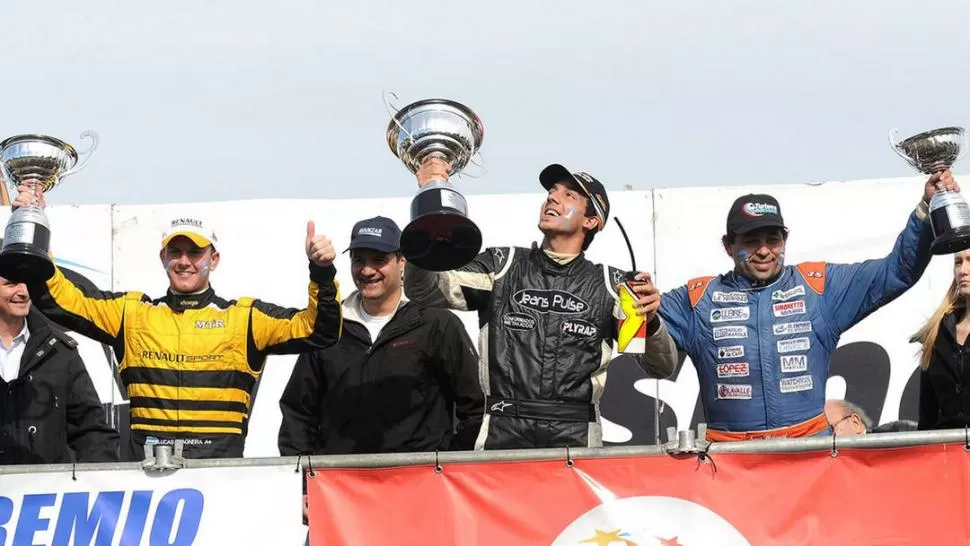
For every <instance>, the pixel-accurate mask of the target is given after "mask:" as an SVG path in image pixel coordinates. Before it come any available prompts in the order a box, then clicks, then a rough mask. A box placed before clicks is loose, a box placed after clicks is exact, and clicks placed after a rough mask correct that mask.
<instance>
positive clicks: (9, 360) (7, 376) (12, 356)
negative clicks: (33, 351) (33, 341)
mask: <svg viewBox="0 0 970 546" xmlns="http://www.w3.org/2000/svg"><path fill="white" fill-rule="evenodd" d="M29 338H30V332H29V331H28V330H27V321H24V327H23V329H22V330H20V333H19V334H17V336H16V337H14V338H13V342H12V343H11V344H10V347H7V346H6V345H4V344H3V341H0V377H2V378H3V380H4V381H6V382H7V383H10V382H12V381H14V380H15V379H17V377H18V376H19V375H20V360H21V359H22V358H23V356H24V347H26V346H27V340H28V339H29Z"/></svg>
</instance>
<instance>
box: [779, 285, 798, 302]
mask: <svg viewBox="0 0 970 546" xmlns="http://www.w3.org/2000/svg"><path fill="white" fill-rule="evenodd" d="M804 295H805V287H804V286H802V285H798V286H796V287H795V288H789V289H788V290H775V291H774V292H772V293H771V299H772V300H773V301H785V300H790V299H792V298H794V297H796V296H804Z"/></svg>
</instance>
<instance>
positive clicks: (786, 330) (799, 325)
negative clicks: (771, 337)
mask: <svg viewBox="0 0 970 546" xmlns="http://www.w3.org/2000/svg"><path fill="white" fill-rule="evenodd" d="M771 330H772V331H773V332H774V333H775V335H776V336H784V335H788V334H807V333H808V332H811V331H812V323H811V322H808V321H806V322H783V323H781V324H775V325H774V326H772V327H771Z"/></svg>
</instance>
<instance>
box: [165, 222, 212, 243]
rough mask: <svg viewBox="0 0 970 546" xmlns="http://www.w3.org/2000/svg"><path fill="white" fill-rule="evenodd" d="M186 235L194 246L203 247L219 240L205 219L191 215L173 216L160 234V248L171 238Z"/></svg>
mask: <svg viewBox="0 0 970 546" xmlns="http://www.w3.org/2000/svg"><path fill="white" fill-rule="evenodd" d="M179 236H182V237H188V238H189V240H191V241H192V242H193V243H195V245H196V246H198V247H201V248H205V247H207V246H209V245H213V246H215V244H216V243H217V242H218V241H219V239H218V238H217V237H216V232H215V231H213V230H212V227H211V226H210V225H209V224H208V223H207V222H205V221H203V220H201V219H199V218H195V217H192V216H184V217H181V218H173V219H172V220H171V221H170V222H169V223H168V227H167V228H166V229H165V233H163V234H162V248H164V247H166V246H168V244H169V243H170V242H172V239H174V238H176V237H179Z"/></svg>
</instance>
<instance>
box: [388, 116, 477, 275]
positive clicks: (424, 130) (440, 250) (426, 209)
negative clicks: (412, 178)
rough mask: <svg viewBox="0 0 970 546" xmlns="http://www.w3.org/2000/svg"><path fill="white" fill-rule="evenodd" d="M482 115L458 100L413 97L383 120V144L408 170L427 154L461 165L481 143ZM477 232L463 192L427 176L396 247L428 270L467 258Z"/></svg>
mask: <svg viewBox="0 0 970 546" xmlns="http://www.w3.org/2000/svg"><path fill="white" fill-rule="evenodd" d="M484 135H485V128H484V126H483V125H482V120H481V119H479V117H478V115H476V114H475V112H473V111H472V110H471V109H469V108H468V107H467V106H465V105H463V104H459V103H457V102H455V101H451V100H446V99H427V100H422V101H418V102H415V103H412V104H409V105H408V106H405V107H404V108H402V109H400V110H399V111H397V113H396V114H394V115H393V118H392V119H391V122H390V124H388V126H387V144H388V145H389V146H390V148H391V151H392V152H394V155H396V156H397V157H398V158H399V159H401V161H402V162H404V165H405V166H406V167H407V168H408V170H410V171H411V172H412V173H415V172H417V170H418V168H420V167H421V165H422V163H424V162H425V161H426V160H428V159H429V158H432V157H436V158H439V159H442V160H444V161H445V162H447V163H448V164H449V165H450V166H451V173H452V174H457V173H459V172H460V171H461V170H462V169H464V168H465V167H466V166H467V165H468V162H469V161H470V160H471V158H472V156H473V155H474V154H475V152H477V151H478V149H479V148H480V147H481V145H482V138H483V137H484ZM481 248H482V233H481V231H480V230H479V229H478V226H476V225H475V223H474V222H472V221H471V219H469V218H468V204H467V202H466V201H465V198H464V197H463V196H462V195H461V194H460V193H458V191H457V190H455V187H454V186H453V185H452V184H450V183H448V182H447V181H446V180H433V181H431V182H430V183H428V184H427V185H426V186H424V187H423V188H421V190H420V191H419V192H418V193H417V195H415V196H414V199H413V200H412V201H411V222H410V223H409V224H408V225H407V226H406V227H405V228H404V229H403V230H402V231H401V253H402V254H403V255H404V257H405V258H407V259H408V260H409V261H410V262H411V263H413V264H414V265H416V266H418V267H420V268H421V269H426V270H428V271H447V270H451V269H455V268H458V267H461V266H463V265H465V264H467V263H468V262H470V261H472V259H474V258H475V256H476V255H477V254H478V253H479V251H480V250H481Z"/></svg>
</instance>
